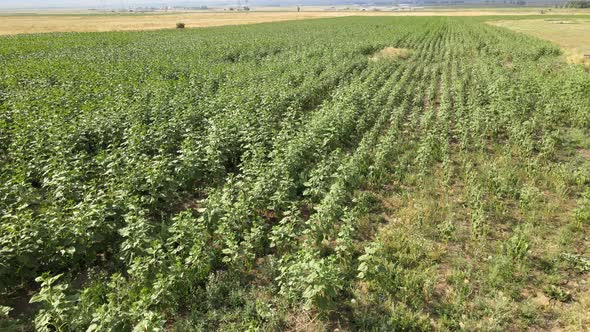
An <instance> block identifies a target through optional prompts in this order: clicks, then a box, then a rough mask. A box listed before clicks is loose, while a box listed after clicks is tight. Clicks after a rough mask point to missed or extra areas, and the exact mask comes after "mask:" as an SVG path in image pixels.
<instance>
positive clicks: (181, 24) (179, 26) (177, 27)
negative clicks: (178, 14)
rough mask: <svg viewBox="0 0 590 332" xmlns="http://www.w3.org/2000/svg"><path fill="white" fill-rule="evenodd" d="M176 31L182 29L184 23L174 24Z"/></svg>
mask: <svg viewBox="0 0 590 332" xmlns="http://www.w3.org/2000/svg"><path fill="white" fill-rule="evenodd" d="M176 29H184V23H182V22H178V23H176Z"/></svg>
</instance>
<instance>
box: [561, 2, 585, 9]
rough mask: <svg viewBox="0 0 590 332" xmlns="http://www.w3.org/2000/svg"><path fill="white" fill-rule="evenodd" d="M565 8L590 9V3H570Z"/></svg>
mask: <svg viewBox="0 0 590 332" xmlns="http://www.w3.org/2000/svg"><path fill="white" fill-rule="evenodd" d="M565 8H590V1H568V2H566V4H565Z"/></svg>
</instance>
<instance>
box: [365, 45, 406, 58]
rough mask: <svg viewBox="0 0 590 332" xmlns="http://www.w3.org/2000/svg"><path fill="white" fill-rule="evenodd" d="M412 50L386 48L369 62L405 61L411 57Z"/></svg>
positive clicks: (375, 54)
mask: <svg viewBox="0 0 590 332" xmlns="http://www.w3.org/2000/svg"><path fill="white" fill-rule="evenodd" d="M412 53H413V52H412V50H410V49H407V48H395V47H386V48H384V49H382V50H380V51H378V52H376V53H374V54H373V55H372V56H371V58H370V59H371V60H373V61H377V60H387V59H389V60H393V59H407V58H409V57H410V55H412Z"/></svg>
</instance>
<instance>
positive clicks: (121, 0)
mask: <svg viewBox="0 0 590 332" xmlns="http://www.w3.org/2000/svg"><path fill="white" fill-rule="evenodd" d="M233 2H236V3H237V0H236V1H232V0H0V8H47V7H56V8H57V7H71V8H89V7H123V6H126V5H127V4H129V5H131V6H143V5H161V4H166V3H169V4H180V3H185V4H191V5H220V4H226V3H233Z"/></svg>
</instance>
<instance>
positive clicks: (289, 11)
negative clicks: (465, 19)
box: [0, 7, 590, 35]
mask: <svg viewBox="0 0 590 332" xmlns="http://www.w3.org/2000/svg"><path fill="white" fill-rule="evenodd" d="M282 9H283V10H284V11H278V10H276V9H275V10H271V9H265V10H261V11H258V10H257V11H253V12H184V13H183V12H177V13H167V14H165V15H163V14H158V13H153V14H99V15H88V14H84V13H82V12H79V11H78V12H70V13H64V12H61V13H60V12H49V13H48V12H37V13H34V14H26V13H16V14H18V15H14V14H15V13H12V14H8V13H5V14H4V15H2V16H0V18H1V19H0V35H14V34H23V33H44V32H71V31H73V32H90V31H129V30H156V29H167V28H174V27H175V24H176V23H177V22H184V23H185V24H186V27H187V28H195V27H208V26H222V25H238V24H251V23H262V22H274V21H286V20H301V19H312V18H322V17H341V16H360V15H362V16H389V15H394V16H482V15H535V14H538V13H539V9H535V8H527V9H490V10H482V9H428V10H425V9H422V10H416V11H402V12H388V11H367V12H363V11H358V10H355V11H327V10H322V8H320V7H313V8H311V9H309V8H304V11H302V12H300V13H297V12H296V11H295V10H294V9H293V8H282ZM551 13H552V14H584V13H586V14H590V11H580V10H577V11H573V10H555V9H554V10H552V11H551Z"/></svg>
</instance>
